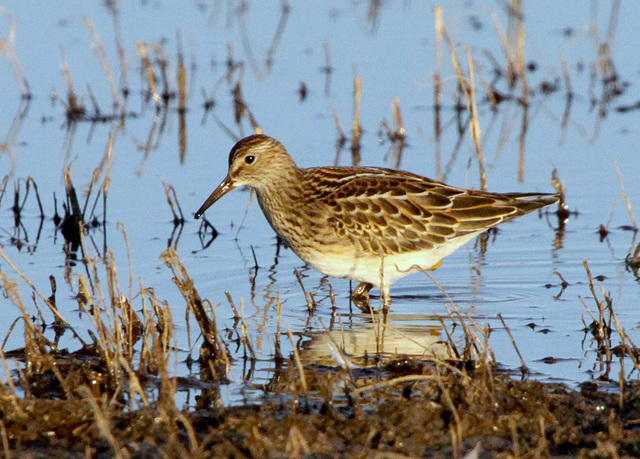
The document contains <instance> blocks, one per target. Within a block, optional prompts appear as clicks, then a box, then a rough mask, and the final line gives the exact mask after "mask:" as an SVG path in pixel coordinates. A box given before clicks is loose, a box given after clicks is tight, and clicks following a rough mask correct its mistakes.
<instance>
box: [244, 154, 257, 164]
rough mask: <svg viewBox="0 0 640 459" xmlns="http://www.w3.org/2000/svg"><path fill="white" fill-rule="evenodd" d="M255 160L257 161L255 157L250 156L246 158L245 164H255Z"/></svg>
mask: <svg viewBox="0 0 640 459" xmlns="http://www.w3.org/2000/svg"><path fill="white" fill-rule="evenodd" d="M255 160H256V157H255V156H253V155H248V156H245V157H244V162H245V163H247V164H253V162H254V161H255Z"/></svg>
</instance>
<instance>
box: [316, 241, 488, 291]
mask: <svg viewBox="0 0 640 459" xmlns="http://www.w3.org/2000/svg"><path fill="white" fill-rule="evenodd" d="M475 236H476V234H470V235H466V236H463V237H460V238H457V239H454V240H450V241H449V242H448V243H447V244H446V245H444V246H439V247H435V248H433V249H431V250H424V251H419V252H408V253H403V254H398V255H388V256H385V257H384V258H381V257H379V256H366V257H357V256H355V255H354V253H353V252H350V251H348V252H350V253H348V252H347V251H345V253H327V252H324V253H320V252H315V253H313V255H312V256H307V257H305V258H306V260H305V261H306V262H307V263H309V264H310V265H311V266H313V267H314V268H315V269H317V270H318V271H320V272H322V273H324V274H327V275H329V276H333V277H341V278H346V279H352V280H356V281H359V282H368V283H370V284H373V285H375V286H376V287H380V285H381V284H384V285H385V286H389V285H391V284H392V283H393V282H394V281H395V280H397V279H399V278H401V277H403V276H406V275H408V274H413V273H416V272H419V271H421V270H429V269H432V268H435V267H437V265H438V264H439V263H440V261H441V260H442V259H443V258H444V257H446V256H447V255H449V254H451V253H452V252H454V251H455V250H456V249H457V248H458V247H460V246H461V245H463V244H465V243H466V242H468V241H469V240H470V239H472V238H473V237H475Z"/></svg>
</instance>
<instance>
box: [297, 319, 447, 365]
mask: <svg viewBox="0 0 640 459" xmlns="http://www.w3.org/2000/svg"><path fill="white" fill-rule="evenodd" d="M391 320H392V319H391ZM441 333H442V326H441V324H439V323H437V322H436V323H434V324H432V325H422V326H415V325H402V324H394V323H385V322H384V321H379V322H375V323H374V322H365V323H360V322H351V323H349V324H348V325H347V324H342V323H340V324H335V327H334V328H333V329H332V330H326V331H317V332H311V333H309V337H310V339H309V340H307V341H304V342H303V343H302V346H301V353H300V356H301V358H302V361H303V362H304V363H305V364H315V365H324V366H330V367H342V368H352V367H357V366H362V365H379V364H380V363H382V362H384V361H385V360H391V359H401V358H405V357H416V358H424V359H439V360H445V359H451V358H454V353H453V352H452V350H451V348H450V346H449V344H448V343H447V342H446V341H443V340H442V337H441Z"/></svg>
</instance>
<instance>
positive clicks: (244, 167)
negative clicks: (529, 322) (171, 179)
mask: <svg viewBox="0 0 640 459" xmlns="http://www.w3.org/2000/svg"><path fill="white" fill-rule="evenodd" d="M241 185H249V186H250V187H252V188H254V189H255V191H256V193H257V196H258V201H259V203H260V207H261V208H262V210H263V212H264V214H265V216H266V218H267V220H268V221H269V223H270V224H271V226H272V227H273V229H274V230H275V231H276V233H278V235H280V237H281V238H282V239H283V240H284V241H285V242H286V243H287V244H288V245H289V246H290V247H291V248H292V249H293V251H294V252H295V253H296V254H297V255H298V256H299V257H300V258H302V259H303V260H304V261H305V262H307V263H309V264H310V265H312V266H314V267H315V268H316V269H318V270H319V271H321V272H323V273H325V274H329V275H331V276H335V277H344V278H348V279H354V280H358V281H360V282H365V283H368V284H373V285H376V286H378V287H380V289H381V291H382V294H383V297H384V300H385V305H386V306H388V303H389V285H390V284H391V283H392V282H393V281H394V280H395V279H397V278H399V277H402V276H404V275H407V274H410V273H412V272H416V271H418V270H420V269H430V268H433V267H437V266H438V265H439V264H440V261H441V260H442V258H444V257H445V256H447V255H449V254H450V253H452V252H453V251H455V250H456V249H457V248H458V247H460V246H461V245H462V244H464V243H465V242H467V241H469V240H470V239H472V238H473V237H474V236H476V235H478V234H480V233H482V232H483V231H486V230H488V229H489V228H492V227H494V226H496V225H499V224H500V223H503V222H506V221H509V220H512V219H514V218H517V217H520V216H522V215H525V214H527V213H529V212H532V211H534V210H537V209H541V208H543V207H545V206H548V205H551V204H553V203H555V202H557V201H558V197H557V196H556V195H553V194H540V193H506V194H498V193H487V192H482V191H475V190H465V189H462V188H456V187H452V186H449V185H446V184H444V183H441V182H437V181H434V180H431V179H428V178H425V177H421V176H419V175H415V174H411V173H409V172H404V171H398V170H391V169H383V168H375V167H313V168H307V169H300V168H298V167H297V166H296V164H295V163H294V161H293V159H291V157H290V156H289V154H288V153H287V151H286V150H285V148H284V147H283V146H282V144H281V143H280V142H278V141H277V140H275V139H273V138H271V137H267V136H265V135H252V136H249V137H247V138H245V139H242V140H241V141H239V142H238V143H237V144H236V145H235V146H234V147H233V149H232V150H231V153H230V154H229V173H228V175H227V177H226V178H225V180H224V181H223V182H222V183H221V184H220V185H219V186H218V188H216V190H215V191H214V192H213V193H212V194H211V196H210V197H209V198H208V199H207V200H206V201H205V203H204V204H203V205H202V207H200V209H199V210H198V211H197V212H196V214H195V216H196V218H198V217H200V215H202V213H203V212H204V211H205V210H206V209H207V208H208V207H209V206H211V205H212V204H213V203H214V202H215V201H217V200H218V199H220V198H221V197H222V196H224V195H225V194H226V193H227V192H229V191H230V190H232V189H233V188H235V187H237V186H241ZM381 268H382V269H381ZM381 273H382V275H381Z"/></svg>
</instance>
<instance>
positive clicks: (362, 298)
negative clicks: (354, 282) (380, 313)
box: [351, 282, 373, 314]
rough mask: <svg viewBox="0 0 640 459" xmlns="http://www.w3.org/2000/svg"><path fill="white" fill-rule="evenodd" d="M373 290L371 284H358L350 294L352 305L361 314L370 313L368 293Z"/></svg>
mask: <svg viewBox="0 0 640 459" xmlns="http://www.w3.org/2000/svg"><path fill="white" fill-rule="evenodd" d="M372 288H373V284H369V283H368V282H362V283H360V284H359V285H358V286H357V287H356V289H355V290H354V291H353V293H352V294H351V299H352V300H353V304H355V305H356V306H357V308H358V309H360V310H361V311H362V312H364V313H366V314H368V313H370V312H371V298H370V297H369V291H370V290H371V289H372Z"/></svg>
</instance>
